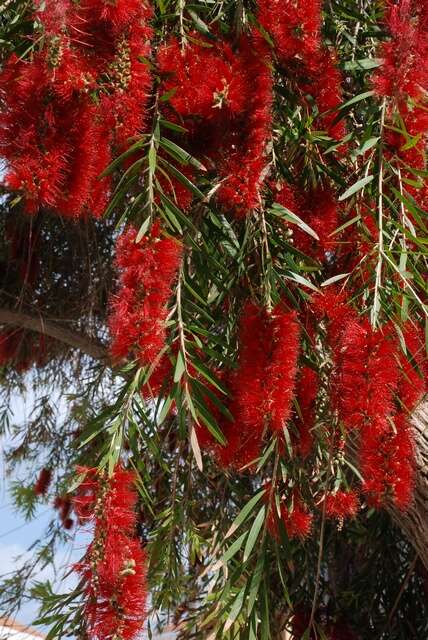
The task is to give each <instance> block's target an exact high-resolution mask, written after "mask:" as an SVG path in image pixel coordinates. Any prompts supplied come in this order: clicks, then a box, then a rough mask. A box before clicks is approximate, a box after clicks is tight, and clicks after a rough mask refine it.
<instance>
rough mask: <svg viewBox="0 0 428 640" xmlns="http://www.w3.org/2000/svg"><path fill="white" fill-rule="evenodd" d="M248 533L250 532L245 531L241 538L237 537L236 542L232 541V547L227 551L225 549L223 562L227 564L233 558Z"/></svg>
mask: <svg viewBox="0 0 428 640" xmlns="http://www.w3.org/2000/svg"><path fill="white" fill-rule="evenodd" d="M247 535H248V532H247V531H245V532H244V533H243V534H241V535H240V536H239V538H237V539H236V540H235V541H234V542H232V544H231V545H230V547H228V549H227V551H225V552H224V554H223V555H222V557H221V559H220V563H221V564H223V565H227V563H228V562H229V560H231V559H232V558H233V557H234V556H235V555H236V554H237V553H238V551H239V549H240V548H241V547H242V544H243V542H244V540H245V538H246V537H247Z"/></svg>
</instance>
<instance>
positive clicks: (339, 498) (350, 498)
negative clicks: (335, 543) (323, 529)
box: [325, 491, 359, 520]
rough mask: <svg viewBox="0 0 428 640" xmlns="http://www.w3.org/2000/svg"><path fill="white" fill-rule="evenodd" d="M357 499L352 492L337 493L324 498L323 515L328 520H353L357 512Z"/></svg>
mask: <svg viewBox="0 0 428 640" xmlns="http://www.w3.org/2000/svg"><path fill="white" fill-rule="evenodd" d="M358 506H359V505H358V498H357V495H356V493H355V492H354V491H337V492H336V493H328V494H327V495H326V497H325V513H326V515H327V517H328V518H333V519H335V520H344V519H345V518H354V517H355V516H356V515H357V511H358Z"/></svg>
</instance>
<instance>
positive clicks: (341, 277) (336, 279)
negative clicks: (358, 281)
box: [321, 273, 350, 287]
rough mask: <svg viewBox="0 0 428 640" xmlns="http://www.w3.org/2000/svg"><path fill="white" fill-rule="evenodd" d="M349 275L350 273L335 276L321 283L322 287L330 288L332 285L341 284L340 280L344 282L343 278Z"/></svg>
mask: <svg viewBox="0 0 428 640" xmlns="http://www.w3.org/2000/svg"><path fill="white" fill-rule="evenodd" d="M349 275H350V274H349V273H339V274H338V275H337V276H333V277H331V278H328V280H324V282H322V283H321V286H322V287H328V286H329V285H330V284H334V283H335V282H339V280H343V278H346V277H347V276H349Z"/></svg>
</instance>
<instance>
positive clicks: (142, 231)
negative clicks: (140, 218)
mask: <svg viewBox="0 0 428 640" xmlns="http://www.w3.org/2000/svg"><path fill="white" fill-rule="evenodd" d="M150 221H151V219H150V216H147V218H146V219H145V220H144V222H143V224H142V225H141V227H140V228H139V230H138V233H137V237H136V238H135V244H138V243H139V242H141V239H142V238H143V237H144V236H145V235H146V233H147V229H148V228H149V226H150Z"/></svg>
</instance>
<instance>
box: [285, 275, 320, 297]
mask: <svg viewBox="0 0 428 640" xmlns="http://www.w3.org/2000/svg"><path fill="white" fill-rule="evenodd" d="M284 277H285V278H286V279H288V280H294V282H297V283H298V284H300V285H302V286H303V287H308V289H312V291H316V292H317V293H319V289H318V287H316V286H315V285H314V284H313V283H312V282H311V281H310V280H308V279H307V278H304V277H303V276H301V275H300V274H299V273H294V272H292V271H290V272H289V273H288V274H287V275H286V276H284Z"/></svg>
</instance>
